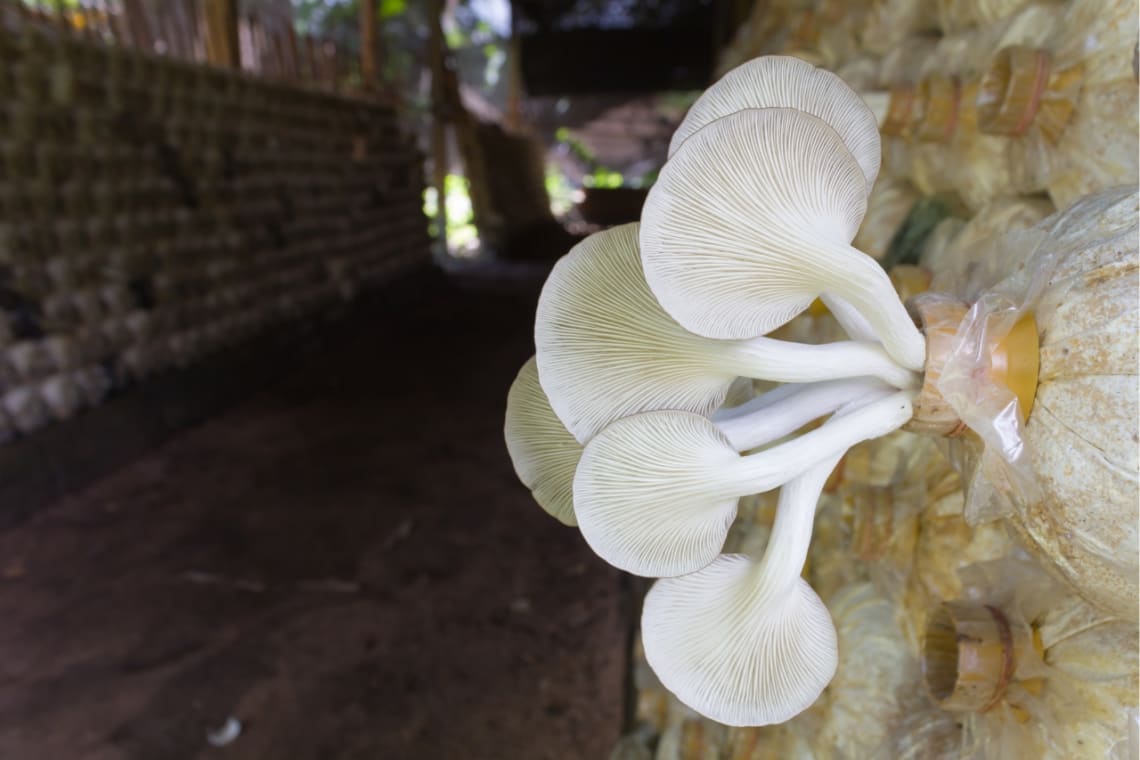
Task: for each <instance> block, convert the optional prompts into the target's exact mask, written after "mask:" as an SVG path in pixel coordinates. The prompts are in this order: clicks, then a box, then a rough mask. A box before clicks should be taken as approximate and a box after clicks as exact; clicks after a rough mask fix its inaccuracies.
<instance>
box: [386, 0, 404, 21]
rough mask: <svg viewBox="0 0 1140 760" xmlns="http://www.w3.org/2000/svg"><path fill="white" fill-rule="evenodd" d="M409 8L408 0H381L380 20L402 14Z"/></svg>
mask: <svg viewBox="0 0 1140 760" xmlns="http://www.w3.org/2000/svg"><path fill="white" fill-rule="evenodd" d="M407 10H408V0H380V20H381V21H387V20H388V19H393V18H396V17H397V16H402V15H404V13H405V12H406V11H407Z"/></svg>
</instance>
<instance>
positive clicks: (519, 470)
mask: <svg viewBox="0 0 1140 760" xmlns="http://www.w3.org/2000/svg"><path fill="white" fill-rule="evenodd" d="M504 434H505V437H506V440H507V451H508V452H510V455H511V463H512V464H513V465H514V467H515V473H516V474H517V475H518V476H519V480H521V481H522V482H523V484H524V485H525V486H526V487H527V488H529V489H530V491H531V493H532V494H533V495H534V500H535V501H537V502H538V505H539V506H540V507H542V508H543V509H544V510H546V512H547V513H548V514H550V515H551V516H552V517H554V518H555V519H557V520H558V521H559V522H561V523H563V524H565V525H577V524H578V521H577V520H576V519H575V518H574V490H573V489H574V470H575V469H577V467H578V460H579V459H580V458H581V456H582V446H581V445H580V444H579V443H578V441H576V440H574V436H572V435H570V432H569V431H568V430H566V428H565V427H564V426H563V425H562V423H561V422H560V421H559V420H558V417H557V416H555V414H554V410H553V409H551V408H550V402H549V401H548V400H547V398H546V394H545V393H544V392H543V390H542V386H541V385H539V383H538V366H537V365H536V364H535V361H534V357H533V356H532V357H531V358H530V359H528V360H527V362H526V364H524V365H523V368H522V369H521V370H519V374H518V377H516V378H515V381H514V383H513V384H512V385H511V390H510V392H509V393H508V394H507V419H506V425H505V426H504Z"/></svg>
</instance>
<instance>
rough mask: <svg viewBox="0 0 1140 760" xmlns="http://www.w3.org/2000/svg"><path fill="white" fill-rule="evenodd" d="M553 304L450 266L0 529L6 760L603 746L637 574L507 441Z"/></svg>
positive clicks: (617, 692) (462, 752)
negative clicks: (473, 285)
mask: <svg viewBox="0 0 1140 760" xmlns="http://www.w3.org/2000/svg"><path fill="white" fill-rule="evenodd" d="M533 306H534V290H533V288H531V289H529V290H527V289H524V292H522V293H519V292H511V293H503V292H488V291H471V290H462V291H460V290H457V289H456V288H454V287H452V286H443V285H441V286H440V287H439V288H437V289H435V291H434V292H432V293H431V295H430V296H429V297H427V298H425V299H423V300H422V302H421V303H420V304H419V305H418V306H417V308H415V309H413V310H409V311H407V312H406V313H404V314H403V315H401V316H399V317H387V318H385V319H383V320H375V321H373V323H370V324H364V323H360V322H357V323H355V324H353V325H351V327H349V328H347V329H346V332H345V335H344V336H343V337H342V338H340V339H338V340H337V341H336V345H331V346H329V348H328V350H327V351H325V352H323V353H322V354H321V355H320V356H318V357H317V358H316V359H314V360H311V361H310V360H306V362H305V363H304V365H303V366H298V367H296V368H294V369H293V370H292V371H291V372H289V373H287V374H286V375H285V376H283V377H282V379H281V381H280V382H279V383H278V384H277V385H276V386H275V387H273V388H271V389H270V390H268V391H266V392H263V393H261V394H259V395H257V396H256V397H255V398H253V399H251V400H249V401H248V402H246V403H244V404H242V405H241V406H239V407H237V408H234V409H231V410H230V411H229V412H227V413H226V414H224V415H222V416H220V417H218V418H215V419H214V420H212V421H210V422H208V423H207V424H204V425H202V426H200V427H198V428H195V429H192V430H189V431H187V432H185V433H183V434H182V435H180V436H178V437H177V438H175V439H174V440H172V441H171V442H170V443H168V444H167V445H165V446H163V447H162V448H160V449H158V450H156V451H153V452H152V453H151V454H149V455H148V456H146V457H144V458H143V459H141V460H138V461H136V462H134V463H133V464H131V465H129V466H128V467H126V468H124V469H122V470H120V471H118V472H116V473H114V474H113V475H111V476H109V477H106V478H104V479H103V480H101V481H99V482H97V483H95V484H94V485H93V486H91V487H89V488H87V489H85V490H84V491H83V492H81V493H77V494H75V495H73V496H72V497H70V498H66V499H64V500H63V501H62V502H60V503H57V504H55V505H53V506H52V507H51V508H49V509H46V510H43V511H41V512H39V513H38V514H36V515H35V516H34V517H32V518H31V519H30V520H28V521H26V522H25V523H23V524H21V525H19V526H18V527H16V528H14V529H11V530H8V531H4V532H0V621H2V622H0V652H2V653H3V657H2V658H0V758H5V759H9V758H10V759H14V760H56V759H57V758H58V759H59V760H95V759H96V758H98V760H111V759H112V758H115V759H120V758H123V759H126V758H130V759H132V760H178V759H180V758H257V759H259V760H260V759H265V760H292V759H294V758H295V759H297V760H320V759H323V758H335V759H340V758H345V759H355V758H367V759H368V760H389V759H403V758H412V759H415V760H418V759H420V758H425V759H433V760H434V759H437V758H439V759H449V758H462V759H464V760H479V759H481V758H488V759H492V758H493V759H494V760H514V759H515V758H518V759H520V760H529V759H531V758H536V759H537V758H558V759H561V758H588V759H589V760H598V759H600V758H605V757H606V756H607V755H608V752H609V748H610V747H611V746H612V744H613V743H614V742H615V741H616V739H617V736H618V733H619V730H620V723H621V714H622V696H623V688H624V683H623V680H624V669H625V645H626V638H627V630H626V621H627V619H628V615H627V614H626V612H627V611H626V609H625V605H626V602H625V597H624V595H623V593H622V591H621V588H620V580H619V577H618V575H617V574H616V573H615V572H613V571H611V570H610V569H609V568H608V567H607V566H606V565H604V564H603V563H602V562H601V561H600V560H598V559H597V558H596V557H594V555H593V554H591V552H590V551H589V549H588V548H587V547H586V546H585V544H584V543H583V541H582V540H581V537H580V536H579V535H578V534H577V532H576V531H574V530H572V529H567V528H563V527H561V526H560V525H558V524H557V523H555V522H554V521H553V520H552V519H550V518H548V517H547V516H546V515H544V514H543V513H542V512H541V511H540V510H539V508H538V507H537V506H535V505H534V503H533V502H531V501H530V498H529V495H528V494H527V492H526V491H525V489H524V488H523V487H522V486H521V485H519V483H518V482H517V480H516V479H515V476H514V473H513V471H512V469H511V465H510V461H509V459H508V458H507V454H506V451H505V449H504V447H503V444H502V432H501V430H502V414H503V409H504V404H505V399H506V393H507V388H508V386H509V384H510V382H511V380H512V379H513V377H514V373H515V372H516V371H517V369H518V367H519V366H520V365H521V364H522V363H523V361H524V360H525V359H526V358H527V356H529V354H530V352H531V347H530V331H531V326H532V320H533ZM230 717H232V718H235V719H236V720H237V721H239V722H240V726H241V730H240V733H239V734H238V735H237V737H236V738H234V739H232V741H231V742H229V743H228V744H226V745H225V746H222V747H220V748H218V747H215V746H213V745H212V744H211V742H210V736H211V732H215V733H214V734H213V739H214V740H221V739H223V738H225V737H223V736H220V735H219V734H218V733H217V732H218V730H219V729H221V728H222V727H223V726H224V724H225V723H226V722H227V719H228V718H230Z"/></svg>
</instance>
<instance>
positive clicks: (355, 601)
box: [0, 0, 751, 760]
mask: <svg viewBox="0 0 1140 760" xmlns="http://www.w3.org/2000/svg"><path fill="white" fill-rule="evenodd" d="M750 11H751V4H750V3H748V2H740V1H739V0H736V1H732V2H730V1H727V0H660V1H658V0H650V1H649V2H643V1H642V0H631V1H626V0H617V1H614V2H610V1H606V0H597V1H595V0H574V1H568V2H562V1H561V0H560V1H558V2H547V1H545V0H543V1H540V2H534V1H533V0H526V1H525V2H523V1H520V2H517V3H511V2H509V0H459V1H446V2H445V1H444V0H373V1H371V2H367V1H362V0H293V1H292V2H290V0H59V1H58V2H57V1H55V0H45V1H44V2H27V1H24V2H21V1H20V0H0V619H2V620H3V623H2V624H0V648H2V651H3V652H4V657H3V661H4V664H3V666H0V757H3V758H22V759H27V760H53V759H55V758H60V759H61V760H63V759H66V760H79V759H84V760H86V759H94V758H100V759H103V758H138V759H139V760H142V759H144V758H145V759H146V760H154V759H155V758H164V759H165V758H198V757H203V758H206V757H215V756H217V757H222V756H224V757H232V758H272V759H273V760H287V759H290V758H297V759H299V760H300V759H307V758H598V757H605V756H607V755H608V754H609V752H610V750H611V748H612V747H613V746H614V744H615V743H616V741H617V740H618V737H619V736H620V734H621V733H622V731H623V729H624V728H625V727H626V726H627V724H628V723H629V720H628V719H627V718H628V716H629V715H631V710H632V707H631V699H630V689H631V676H630V673H629V654H628V652H629V649H630V642H631V637H632V626H633V620H634V610H633V602H632V598H633V596H632V591H631V589H630V587H629V581H628V580H622V579H621V578H619V576H618V574H617V573H616V572H615V571H613V570H612V569H610V568H609V567H608V566H606V565H605V564H604V563H603V562H601V561H600V560H598V559H597V558H596V557H594V555H593V554H592V553H591V552H589V550H588V549H587V548H586V546H585V544H584V543H583V542H582V540H581V538H580V536H579V535H578V534H577V531H572V530H568V529H565V528H562V527H561V526H559V525H557V524H556V523H554V521H552V520H550V519H549V518H548V517H547V516H546V515H544V514H542V513H541V510H539V509H538V508H537V507H536V506H535V505H534V503H533V502H532V501H531V499H530V496H529V494H528V493H527V491H526V489H525V488H524V487H523V486H522V485H521V484H519V483H518V481H517V478H516V477H515V475H514V472H513V469H512V467H511V464H510V461H509V459H508V457H507V453H506V450H505V447H504V445H503V442H502V420H503V412H504V407H505V401H506V393H507V388H508V387H509V385H510V382H511V380H512V379H513V378H514V374H515V372H516V371H517V370H518V367H519V366H521V364H522V363H523V361H525V359H526V358H527V357H528V356H529V355H530V354H531V353H533V347H532V343H531V330H532V326H533V308H534V302H535V299H536V297H537V293H538V288H539V286H540V285H541V282H542V279H543V277H544V276H545V272H546V271H547V270H548V269H549V267H550V265H551V264H552V263H553V261H554V260H555V259H556V258H557V257H559V256H561V255H562V254H564V253H565V252H566V251H567V250H568V249H569V248H570V246H571V245H573V244H574V242H575V241H577V240H579V239H581V238H582V237H583V236H585V235H586V234H588V233H590V232H591V231H594V230H597V229H601V228H602V227H603V226H606V225H611V224H617V223H622V222H626V221H630V220H634V219H636V218H637V217H638V215H639V213H640V206H641V202H642V200H643V198H644V194H645V191H646V189H647V188H648V187H649V185H650V184H651V183H652V181H653V178H654V177H655V175H656V172H657V170H658V168H659V167H660V165H661V163H662V162H663V161H664V157H665V152H666V147H667V145H668V140H669V137H670V135H671V134H672V131H673V129H674V127H675V126H676V124H677V123H678V122H679V120H680V119H681V117H682V116H683V115H684V112H685V109H686V108H687V107H688V105H689V104H690V103H691V102H692V101H693V99H694V98H695V97H696V95H697V94H698V92H699V90H700V89H701V88H703V87H704V86H706V85H707V84H708V83H709V82H710V81H711V78H712V76H713V70H714V66H715V60H716V51H717V50H718V48H720V47H721V46H722V45H723V43H725V42H726V41H727V40H728V39H729V37H730V35H731V33H732V31H733V29H734V25H737V24H739V23H740V22H741V21H742V20H743V19H744V17H745V16H746V15H747V14H748V13H749V12H750Z"/></svg>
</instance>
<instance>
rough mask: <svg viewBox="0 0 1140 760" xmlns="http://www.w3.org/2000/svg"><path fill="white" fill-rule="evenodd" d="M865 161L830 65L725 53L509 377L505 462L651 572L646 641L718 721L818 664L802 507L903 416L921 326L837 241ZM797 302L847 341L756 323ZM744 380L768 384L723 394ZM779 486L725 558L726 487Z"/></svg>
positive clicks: (852, 225) (659, 668)
mask: <svg viewBox="0 0 1140 760" xmlns="http://www.w3.org/2000/svg"><path fill="white" fill-rule="evenodd" d="M878 167H879V135H878V130H877V127H876V123H875V117H874V116H873V115H872V113H871V111H870V109H868V107H867V106H866V105H865V104H864V103H863V101H862V100H860V98H859V97H858V95H856V94H855V93H854V92H853V91H852V90H851V89H850V88H848V87H847V85H845V84H844V83H843V82H842V80H840V79H839V78H838V77H836V76H835V75H833V74H830V73H828V72H826V71H823V70H820V69H817V68H815V67H814V66H812V65H810V64H808V63H806V62H804V61H801V60H798V59H795V58H789V57H779V56H772V57H765V58H758V59H756V60H753V61H751V62H749V63H746V64H744V65H742V66H740V67H739V68H737V69H735V70H733V71H731V72H730V73H729V74H728V75H726V76H725V77H724V78H723V79H722V80H720V81H719V82H718V83H716V84H715V85H714V86H713V87H712V88H710V89H709V90H708V91H707V92H706V93H704V95H702V96H701V98H700V99H699V100H698V101H697V102H696V104H695V105H694V106H693V108H692V109H691V111H690V112H689V114H688V115H687V117H686V118H685V120H684V122H683V123H682V124H681V126H680V128H679V129H678V130H677V133H676V135H675V136H674V138H673V141H672V143H671V145H670V151H669V160H668V162H667V163H666V164H665V166H664V168H663V169H662V170H661V173H660V177H659V179H658V181H657V183H656V184H655V185H654V187H653V189H652V190H651V192H650V193H649V196H648V199H647V201H646V204H645V207H644V209H643V212H642V219H641V222H640V224H629V225H625V226H622V227H616V228H612V229H609V230H606V231H603V232H599V233H597V234H594V235H592V236H590V237H588V238H587V239H586V240H584V241H583V242H581V243H580V244H578V245H577V246H575V247H574V248H573V249H572V250H571V251H570V252H569V253H568V254H567V255H566V256H565V257H563V258H562V259H561V260H560V261H559V262H558V263H557V264H556V265H555V267H554V269H553V271H552V272H551V274H550V277H549V279H548V280H547V282H546V284H545V286H544V288H543V291H542V295H541V297H540V299H539V305H538V312H537V317H536V322H535V345H536V356H535V357H534V358H532V359H531V360H530V361H528V362H527V363H526V365H525V366H524V367H523V368H522V370H521V372H520V373H519V375H518V378H517V379H516V381H515V383H514V385H513V386H512V388H511V390H510V394H509V396H508V401H507V415H506V429H505V433H506V440H507V446H508V449H509V451H510V454H511V458H512V461H513V462H514V465H515V469H516V472H517V473H518V475H519V478H520V479H521V480H522V481H523V483H524V484H525V485H526V486H527V487H528V488H530V490H531V491H532V493H533V495H534V497H535V499H536V500H537V501H538V503H539V504H540V506H542V507H543V509H545V510H546V511H547V512H549V513H550V514H551V515H553V516H554V517H555V518H557V519H558V520H560V521H562V522H563V523H566V524H567V525H577V526H578V527H579V529H580V530H581V532H582V535H583V537H584V538H585V540H586V542H587V543H588V544H589V545H590V547H591V548H592V549H593V550H594V551H595V552H596V553H597V554H598V555H599V556H600V557H602V558H603V559H604V560H605V561H607V562H609V563H610V564H612V565H614V566H615V567H618V568H620V569H622V570H626V571H628V572H630V573H634V574H637V575H642V576H647V577H654V578H660V579H661V580H659V581H658V582H657V583H656V584H655V585H654V587H653V588H652V590H651V591H650V592H649V595H648V597H647V599H646V601H645V607H644V612H643V616H642V635H643V640H644V645H645V653H646V658H647V660H648V662H649V664H650V665H651V667H652V668H653V669H654V671H655V672H656V673H657V675H658V676H659V678H660V679H661V681H662V683H663V684H664V685H665V686H666V688H668V689H669V690H670V691H672V692H673V693H674V694H676V695H677V697H678V698H679V699H680V700H681V701H683V702H685V703H686V704H688V705H689V706H690V707H692V708H694V709H695V710H697V711H698V712H700V713H702V714H704V715H706V716H708V717H710V718H713V719H715V720H717V721H720V722H722V723H725V724H729V725H738V726H745V725H764V724H770V723H778V722H782V721H785V720H787V719H789V718H791V717H792V716H794V715H795V714H796V713H798V712H800V711H802V710H804V709H805V708H807V707H808V706H809V705H811V703H812V702H814V701H815V699H816V698H817V697H818V696H819V694H820V692H821V691H822V690H823V688H824V687H825V686H826V685H827V683H828V682H829V681H830V680H831V678H832V676H833V675H834V673H835V669H836V665H837V660H838V652H837V647H836V634H835V627H834V624H833V623H832V620H831V617H830V615H829V614H828V611H827V609H826V608H825V607H824V605H823V603H822V602H821V600H820V598H819V597H818V596H817V595H816V593H815V592H814V591H813V590H812V589H811V587H810V586H809V585H808V584H807V583H806V582H805V581H804V580H803V579H802V578H801V577H800V571H801V569H802V567H803V564H804V559H805V557H806V554H807V550H808V546H809V543H810V540H811V532H812V524H813V521H814V516H815V508H816V503H817V501H818V499H819V495H820V492H821V490H822V489H823V486H824V483H825V481H826V480H827V478H828V475H829V473H830V472H831V470H832V469H833V468H834V466H835V465H836V463H837V462H838V461H839V459H840V458H841V457H842V456H843V454H844V452H845V451H846V450H847V449H848V448H849V447H851V446H853V445H854V444H856V443H858V442H860V441H863V440H867V439H871V438H876V437H878V436H881V435H885V434H886V433H889V432H891V431H893V430H896V429H897V428H899V427H901V426H902V425H903V424H904V423H906V422H907V421H908V420H909V419H910V417H911V416H912V401H913V399H914V397H915V394H916V389H917V388H918V386H919V384H920V379H921V378H920V372H921V370H922V368H923V364H924V360H925V354H926V347H925V341H924V338H923V336H922V335H921V334H920V333H919V331H918V329H917V328H916V327H915V325H914V323H913V321H912V320H911V318H910V317H909V316H908V315H907V312H906V310H905V308H904V307H903V304H902V303H901V301H900V300H899V298H898V296H897V295H896V293H895V291H894V289H893V287H892V285H891V282H890V280H889V278H888V277H887V275H886V273H885V272H884V271H883V269H882V268H881V267H880V266H879V264H878V263H876V262H875V261H874V260H873V259H872V258H870V257H869V256H867V255H865V254H863V253H861V252H860V251H858V250H856V249H855V248H853V247H851V240H852V238H853V237H854V235H855V233H856V231H857V230H858V228H859V225H860V223H861V221H862V218H863V214H864V212H865V211H866V207H867V199H868V195H869V193H870V190H871V187H872V185H873V184H874V181H875V176H876V174H877V171H878ZM817 298H819V299H822V301H823V302H824V304H826V305H827V307H828V308H829V310H830V311H831V312H832V314H833V315H834V316H835V317H836V319H837V320H838V321H839V323H840V324H841V325H842V326H843V328H844V330H845V331H846V333H847V334H848V336H849V337H850V340H846V341H838V342H832V343H827V344H822V345H809V344H803V343H796V342H790V341H783V340H777V339H774V338H770V337H767V336H768V334H769V333H771V332H772V331H773V330H775V329H776V328H778V327H780V326H781V325H783V324H785V323H787V322H788V321H790V320H791V319H792V318H794V317H795V316H796V315H797V314H799V313H800V312H802V311H804V310H805V309H807V308H808V306H809V305H810V304H811V303H812V302H813V301H814V300H815V299H817ZM742 377H743V378H749V379H758V380H765V381H771V382H775V383H779V384H780V385H777V386H776V387H775V389H774V390H771V391H769V392H767V393H764V394H762V395H760V396H758V397H756V398H753V399H751V400H749V401H747V402H745V403H743V404H742V405H739V406H735V407H726V406H725V400H726V396H727V394H728V392H729V388H730V386H731V385H732V384H733V383H734V381H736V380H737V379H738V378H742ZM821 420H822V423H821V424H817V425H810V424H809V423H813V422H817V421H821ZM776 488H779V489H780V494H779V506H778V511H777V516H776V521H775V524H774V526H773V530H772V533H771V537H770V539H769V542H768V545H767V548H766V549H765V551H764V553H763V556H762V557H760V558H753V557H750V556H745V555H737V554H722V553H721V552H722V549H723V547H724V542H725V538H726V536H727V533H728V529H729V527H730V525H731V524H732V522H733V519H734V518H735V516H736V509H737V501H738V499H740V498H741V497H743V496H747V495H750V494H756V493H763V492H766V491H770V490H773V489H776Z"/></svg>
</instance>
